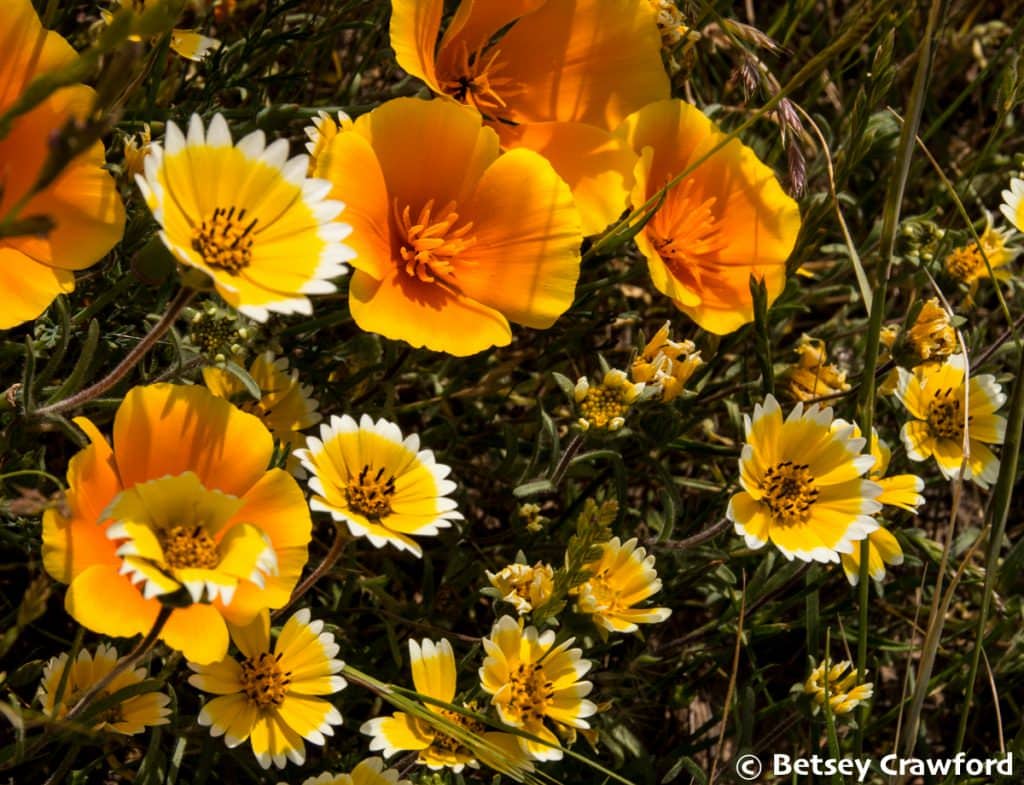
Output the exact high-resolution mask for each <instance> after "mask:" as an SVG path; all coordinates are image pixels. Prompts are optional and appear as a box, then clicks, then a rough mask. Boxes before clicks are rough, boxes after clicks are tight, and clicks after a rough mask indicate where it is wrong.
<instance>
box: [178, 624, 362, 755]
mask: <svg viewBox="0 0 1024 785" xmlns="http://www.w3.org/2000/svg"><path fill="white" fill-rule="evenodd" d="M323 628H324V623H323V622H322V621H312V622H311V621H310V618H309V610H308V609H305V608H304V609H302V610H301V611H298V612H297V613H295V614H294V615H292V617H291V618H290V619H288V621H287V622H285V625H284V627H283V628H282V629H281V634H280V635H278V638H277V642H276V643H275V644H274V645H273V646H271V643H270V615H269V614H268V613H265V612H264V613H262V614H260V615H259V616H257V617H256V619H255V620H254V621H253V622H252V623H251V624H249V625H248V626H246V627H235V626H233V625H232V626H231V627H230V630H231V639H232V640H233V641H234V642H235V645H236V646H237V647H238V649H239V651H240V652H241V654H242V657H243V658H244V659H242V661H241V662H239V661H238V660H235V659H234V658H232V657H226V658H224V659H223V660H221V661H220V662H214V663H212V664H210V665H198V664H196V663H194V662H189V663H188V666H189V668H191V669H192V670H193V671H195V674H194V675H192V676H190V677H189V680H188V682H189V684H191V685H192V686H193V687H196V688H197V689H200V690H202V691H203V692H211V693H214V694H215V695H217V697H216V698H213V699H211V700H209V701H207V703H206V704H205V705H204V706H203V709H202V711H200V712H199V724H200V725H205V726H209V728H210V735H212V736H213V737H214V738H216V737H218V736H223V737H224V743H225V744H226V745H227V746H228V747H229V748H232V749H233V748H235V747H237V746H239V745H240V744H242V743H243V742H245V740H246V739H248V740H249V744H250V746H251V747H252V751H253V754H254V755H255V756H256V760H257V761H258V762H259V764H260V766H262V767H263V768H264V769H269V768H270V764H271V763H273V764H274V765H275V766H277V767H278V768H279V769H283V768H284V767H285V763H286V762H287V761H288V760H291V761H292V762H293V763H296V764H298V765H300V766H301V765H302V764H303V763H304V762H305V760H306V747H305V745H304V744H303V739H305V740H306V741H308V742H310V743H311V744H318V745H323V744H324V741H325V739H324V737H325V736H333V735H334V729H333V728H332V727H331V726H332V725H340V724H341V714H340V713H339V712H338V710H337V709H336V708H335V707H334V706H333V705H332V704H330V703H329V702H328V701H326V700H324V699H323V698H321V697H319V696H321V695H333V694H334V693H336V692H338V691H339V690H341V689H344V687H345V686H346V682H345V679H343V678H342V677H341V676H339V675H337V674H338V673H339V672H340V671H341V669H342V668H344V667H345V666H344V663H343V662H341V660H337V659H335V655H337V653H338V644H337V643H335V642H334V636H333V635H331V634H330V633H329V632H324V631H323Z"/></svg>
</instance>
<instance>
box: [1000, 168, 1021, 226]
mask: <svg viewBox="0 0 1024 785" xmlns="http://www.w3.org/2000/svg"><path fill="white" fill-rule="evenodd" d="M1001 195H1002V197H1003V203H1002V204H1001V205H999V211H1000V212H1001V213H1002V214H1003V215H1005V216H1006V220H1007V221H1009V222H1010V223H1011V224H1013V226H1014V227H1015V228H1016V229H1017V231H1018V232H1024V180H1021V179H1020V178H1019V177H1013V178H1011V179H1010V187H1009V188H1008V189H1007V190H1005V191H1003V192H1002V194H1001Z"/></svg>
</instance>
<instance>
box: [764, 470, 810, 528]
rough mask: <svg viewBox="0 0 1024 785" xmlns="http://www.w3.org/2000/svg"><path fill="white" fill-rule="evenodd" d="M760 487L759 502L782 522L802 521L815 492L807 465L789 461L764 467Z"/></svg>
mask: <svg viewBox="0 0 1024 785" xmlns="http://www.w3.org/2000/svg"><path fill="white" fill-rule="evenodd" d="M761 489H762V491H763V493H764V495H763V496H762V501H764V503H765V504H767V505H768V509H770V510H771V511H772V515H773V516H774V517H775V518H776V519H777V520H779V521H780V522H782V523H784V524H786V525H789V524H792V523H803V522H804V521H806V520H807V518H808V517H809V516H810V514H811V506H812V505H813V504H814V502H815V501H816V500H817V498H818V493H819V491H818V489H817V488H815V487H814V477H813V476H812V475H811V472H810V470H809V468H808V466H807V464H806V463H793V462H792V461H781V462H780V463H777V464H775V465H774V466H772V467H770V468H768V469H767V470H766V471H765V473H764V482H763V483H762V485H761Z"/></svg>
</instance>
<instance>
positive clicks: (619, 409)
mask: <svg viewBox="0 0 1024 785" xmlns="http://www.w3.org/2000/svg"><path fill="white" fill-rule="evenodd" d="M629 406H630V405H629V403H628V402H627V401H626V400H624V399H623V397H622V390H621V389H620V388H617V387H608V386H606V385H604V384H598V385H595V386H594V387H591V388H590V389H589V390H587V397H586V398H584V399H583V400H582V401H580V403H579V407H580V416H581V417H582V418H583V419H584V420H586V421H587V422H588V423H590V425H591V427H593V428H607V427H608V424H609V423H610V422H611V421H612V420H614V419H615V418H616V417H625V416H626V414H627V413H628V412H629Z"/></svg>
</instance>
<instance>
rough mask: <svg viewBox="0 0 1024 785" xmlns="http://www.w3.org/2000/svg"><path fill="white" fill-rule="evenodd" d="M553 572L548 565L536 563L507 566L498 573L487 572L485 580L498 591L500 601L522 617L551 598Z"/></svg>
mask: <svg viewBox="0 0 1024 785" xmlns="http://www.w3.org/2000/svg"><path fill="white" fill-rule="evenodd" d="M554 579H555V571H554V570H553V569H551V565H550V564H544V562H537V563H536V564H535V565H533V566H532V567H531V566H530V565H529V564H509V565H507V566H505V567H503V568H501V569H500V570H498V572H496V573H494V572H491V571H490V570H488V571H487V580H488V581H489V582H490V584H491V586H493V587H494V588H495V589H497V591H498V595H499V596H500V597H501V599H502V600H504V601H505V602H507V603H509V604H510V605H512V606H514V607H515V609H516V613H518V614H519V615H520V616H522V615H523V614H524V613H529V612H530V611H532V610H533V609H535V608H539V607H540V606H541V605H543V604H544V603H545V602H547V601H548V600H549V599H550V598H551V592H552V590H553V589H554Z"/></svg>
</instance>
